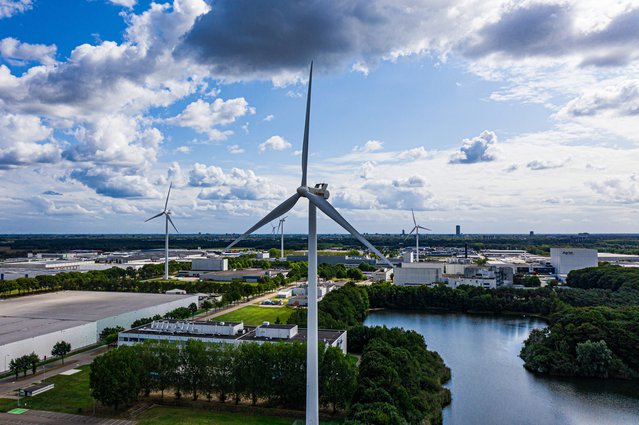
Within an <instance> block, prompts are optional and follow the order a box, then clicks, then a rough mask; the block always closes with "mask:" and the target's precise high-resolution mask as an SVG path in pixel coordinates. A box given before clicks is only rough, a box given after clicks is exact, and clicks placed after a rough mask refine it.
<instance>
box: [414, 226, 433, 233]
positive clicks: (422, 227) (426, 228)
mask: <svg viewBox="0 0 639 425" xmlns="http://www.w3.org/2000/svg"><path fill="white" fill-rule="evenodd" d="M417 227H419V228H420V229H424V230H428V231H429V232H432V230H430V229H429V228H428V227H424V226H417Z"/></svg>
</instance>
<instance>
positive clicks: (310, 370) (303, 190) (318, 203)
mask: <svg viewBox="0 0 639 425" xmlns="http://www.w3.org/2000/svg"><path fill="white" fill-rule="evenodd" d="M312 80H313V62H311V69H310V73H309V78H308V95H307V97H306V121H305V124H304V142H303V145H302V183H301V184H300V187H298V188H297V191H296V193H295V194H294V195H293V196H291V197H290V198H288V199H287V200H285V201H284V202H282V203H281V204H280V205H278V206H277V207H276V208H275V209H274V210H273V211H271V212H270V213H268V214H267V215H266V217H264V218H263V219H261V220H260V221H258V222H257V223H256V224H255V225H254V226H253V227H251V228H250V229H248V230H247V231H246V232H245V233H244V234H243V235H241V236H240V237H239V238H237V239H236V240H235V241H233V243H231V244H230V245H229V246H228V247H226V249H229V248H231V247H232V246H233V245H235V244H236V243H238V242H239V241H241V240H242V239H244V238H246V237H247V236H248V235H250V234H251V233H253V232H254V231H256V230H257V229H259V228H260V227H262V226H264V225H265V224H266V223H268V222H270V221H271V220H273V219H275V218H277V217H280V216H282V215H284V214H285V213H286V212H288V211H289V210H290V209H291V208H293V207H294V206H295V204H296V203H297V201H299V199H300V198H306V199H308V310H307V322H308V329H307V334H306V366H307V367H306V424H307V425H319V402H318V393H319V391H318V372H317V371H318V341H317V327H318V326H317V215H316V214H317V210H316V208H319V209H320V210H321V211H322V212H324V214H326V215H327V216H328V217H329V218H331V219H332V220H333V221H334V222H336V223H337V224H339V225H340V226H342V227H343V228H344V229H345V230H347V231H348V232H349V233H350V234H351V235H353V237H354V238H355V239H357V240H358V241H360V242H361V243H362V244H364V245H365V246H366V247H367V248H368V249H370V250H371V251H372V252H374V253H375V254H377V256H379V258H381V259H382V260H384V261H385V262H386V263H388V264H389V265H390V266H391V267H393V264H392V263H391V262H390V261H388V259H387V258H386V257H384V255H383V254H382V253H381V252H379V251H378V250H377V249H376V248H375V247H374V246H373V245H372V244H371V243H370V242H368V241H367V240H366V239H365V238H364V237H363V236H362V235H361V234H360V233H359V232H358V231H357V230H355V228H354V227H353V226H351V225H350V224H349V223H348V222H347V221H346V220H345V219H344V217H342V216H341V215H340V213H338V212H337V210H336V209H335V208H333V206H332V205H331V204H329V203H328V201H327V199H328V197H329V192H328V190H327V189H326V188H327V186H328V185H327V184H326V183H319V184H316V185H315V186H314V187H310V186H307V183H306V174H307V168H308V130H309V121H310V113H311V82H312Z"/></svg>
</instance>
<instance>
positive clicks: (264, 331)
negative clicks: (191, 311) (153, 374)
mask: <svg viewBox="0 0 639 425" xmlns="http://www.w3.org/2000/svg"><path fill="white" fill-rule="evenodd" d="M318 338H319V340H320V341H321V342H323V343H325V344H327V345H330V346H331V347H339V348H340V349H341V350H342V352H343V353H344V354H346V331H342V330H325V329H320V330H319V331H318ZM190 339H197V340H199V341H202V342H209V343H223V344H241V343H246V342H255V343H258V344H263V343H265V342H306V329H304V328H298V327H297V325H276V324H270V323H269V322H264V323H263V324H261V325H259V326H245V325H244V323H242V322H202V321H196V322H188V321H177V320H160V321H154V322H152V323H149V324H147V325H143V326H140V327H137V328H134V329H131V330H128V331H124V332H120V334H119V335H118V345H134V344H137V343H139V342H143V341H170V342H176V343H184V342H186V341H188V340H190Z"/></svg>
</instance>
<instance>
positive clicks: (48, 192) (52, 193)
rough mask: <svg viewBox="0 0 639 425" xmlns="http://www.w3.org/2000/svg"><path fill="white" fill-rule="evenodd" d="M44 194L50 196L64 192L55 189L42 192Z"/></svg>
mask: <svg viewBox="0 0 639 425" xmlns="http://www.w3.org/2000/svg"><path fill="white" fill-rule="evenodd" d="M42 194H43V195H49V196H62V194H61V193H60V192H56V191H55V190H47V191H44V192H42Z"/></svg>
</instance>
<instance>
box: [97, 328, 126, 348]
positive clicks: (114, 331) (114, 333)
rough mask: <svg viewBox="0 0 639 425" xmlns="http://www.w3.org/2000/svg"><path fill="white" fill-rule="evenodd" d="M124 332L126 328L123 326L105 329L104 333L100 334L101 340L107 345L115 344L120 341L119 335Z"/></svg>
mask: <svg viewBox="0 0 639 425" xmlns="http://www.w3.org/2000/svg"><path fill="white" fill-rule="evenodd" d="M123 331H124V328H123V327H122V326H116V327H113V328H104V329H103V330H102V332H100V340H101V341H103V342H106V343H107V344H113V343H115V342H116V341H117V340H118V334H119V333H120V332H123Z"/></svg>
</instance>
